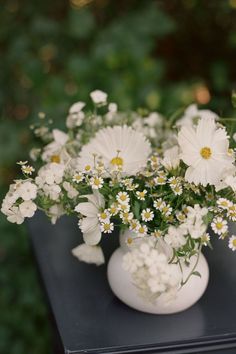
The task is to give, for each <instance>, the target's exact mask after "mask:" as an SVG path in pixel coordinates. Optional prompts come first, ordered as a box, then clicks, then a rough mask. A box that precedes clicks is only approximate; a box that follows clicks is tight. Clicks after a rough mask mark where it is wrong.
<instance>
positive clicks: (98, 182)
mask: <svg viewBox="0 0 236 354" xmlns="http://www.w3.org/2000/svg"><path fill="white" fill-rule="evenodd" d="M93 183H94V184H95V186H100V180H99V178H94V181H93Z"/></svg>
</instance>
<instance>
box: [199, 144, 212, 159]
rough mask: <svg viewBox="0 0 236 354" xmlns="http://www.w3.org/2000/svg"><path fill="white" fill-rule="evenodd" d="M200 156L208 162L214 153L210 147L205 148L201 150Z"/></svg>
mask: <svg viewBox="0 0 236 354" xmlns="http://www.w3.org/2000/svg"><path fill="white" fill-rule="evenodd" d="M200 155H201V156H202V157H203V158H204V159H205V160H208V159H209V158H210V157H211V155H212V151H211V149H210V148H209V147H208V146H205V147H203V148H202V149H201V150H200Z"/></svg>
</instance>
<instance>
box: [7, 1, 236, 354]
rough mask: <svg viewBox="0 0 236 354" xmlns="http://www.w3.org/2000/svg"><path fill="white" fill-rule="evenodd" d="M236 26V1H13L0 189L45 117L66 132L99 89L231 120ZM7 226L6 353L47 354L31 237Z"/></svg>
mask: <svg viewBox="0 0 236 354" xmlns="http://www.w3.org/2000/svg"><path fill="white" fill-rule="evenodd" d="M86 3H89V5H88V6H82V5H85V4H86ZM235 20H236V1H235V0H225V1H221V0H214V1H213V0H212V1H203V0H171V1H170V0H166V1H164V0H162V1H160V0H159V1H158V0H148V1H147V0H119V1H109V0H96V1H91V0H90V1H89V0H71V1H70V2H69V1H67V0H58V1H54V2H50V1H43V0H42V1H40V2H39V1H36V0H5V1H4V2H3V3H2V5H1V12H0V23H1V26H0V54H1V61H0V66H1V70H0V85H1V89H0V107H1V117H0V119H1V120H0V183H1V184H2V185H5V186H6V185H7V184H8V183H9V182H10V181H11V180H12V179H13V178H14V176H15V175H16V170H15V167H14V166H15V162H16V161H17V160H20V159H25V158H26V157H27V151H28V150H29V147H30V146H31V144H32V143H33V140H32V137H31V134H30V131H29V129H28V126H29V125H30V124H33V123H34V122H35V121H36V120H37V119H38V117H37V113H38V112H39V111H44V112H45V113H46V114H47V116H48V117H49V118H52V119H53V120H54V124H56V125H57V126H59V127H63V125H64V119H65V115H66V113H67V110H68V108H69V106H70V104H71V103H73V102H75V101H77V100H85V101H87V99H88V93H89V92H90V91H91V90H93V89H97V88H99V89H102V90H104V91H106V92H108V93H109V95H110V99H111V100H115V101H116V102H118V104H119V107H120V108H121V109H133V108H138V107H147V108H148V109H150V110H159V111H161V112H163V113H165V114H167V115H170V114H172V113H173V112H174V111H175V110H176V109H177V108H179V107H182V106H185V105H188V104H190V103H191V102H193V101H196V102H198V103H199V104H202V105H206V106H207V107H210V108H213V109H214V110H216V111H217V113H219V114H220V115H222V116H228V115H230V114H232V106H231V91H232V90H233V89H235V84H236V65H235V54H236V21H235ZM5 188H6V187H4V190H5ZM0 221H1V223H0V226H1V246H0V269H1V273H0V286H1V293H0V308H1V309H0V310H1V318H0V325H2V323H1V322H3V326H1V330H0V353H5V352H9V346H11V348H12V350H11V353H14V354H15V353H16V354H23V353H26V352H27V353H32V354H36V353H47V349H46V348H49V342H48V335H47V332H48V328H47V325H46V323H47V318H46V316H45V308H44V307H43V305H42V299H41V295H40V292H39V290H38V288H37V286H36V282H37V280H36V279H35V272H34V270H32V266H31V257H30V256H29V254H30V253H29V246H28V242H27V235H26V232H25V228H24V227H20V228H19V227H15V226H12V225H9V224H8V223H7V222H6V221H5V220H4V219H3V217H2V216H1V220H0ZM16 270H18V271H16ZM32 289H33V290H32Z"/></svg>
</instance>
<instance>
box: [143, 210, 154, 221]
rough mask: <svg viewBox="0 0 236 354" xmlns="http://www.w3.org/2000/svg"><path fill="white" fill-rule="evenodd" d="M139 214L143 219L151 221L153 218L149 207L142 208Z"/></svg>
mask: <svg viewBox="0 0 236 354" xmlns="http://www.w3.org/2000/svg"><path fill="white" fill-rule="evenodd" d="M141 216H142V220H143V221H152V220H153V218H154V214H153V211H152V210H151V209H149V208H147V209H144V210H143V211H142V213H141Z"/></svg>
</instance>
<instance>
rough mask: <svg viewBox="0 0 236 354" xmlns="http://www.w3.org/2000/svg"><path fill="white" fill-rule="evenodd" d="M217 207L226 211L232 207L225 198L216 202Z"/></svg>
mask: <svg viewBox="0 0 236 354" xmlns="http://www.w3.org/2000/svg"><path fill="white" fill-rule="evenodd" d="M217 205H218V207H219V208H221V209H224V210H228V209H229V207H231V206H232V205H233V203H232V202H231V201H230V200H228V199H226V198H219V199H218V200H217Z"/></svg>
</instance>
